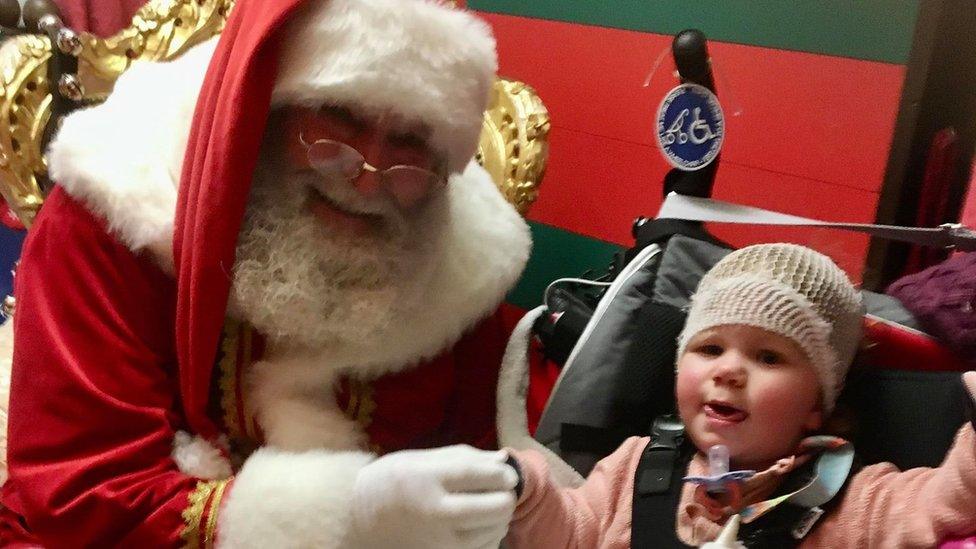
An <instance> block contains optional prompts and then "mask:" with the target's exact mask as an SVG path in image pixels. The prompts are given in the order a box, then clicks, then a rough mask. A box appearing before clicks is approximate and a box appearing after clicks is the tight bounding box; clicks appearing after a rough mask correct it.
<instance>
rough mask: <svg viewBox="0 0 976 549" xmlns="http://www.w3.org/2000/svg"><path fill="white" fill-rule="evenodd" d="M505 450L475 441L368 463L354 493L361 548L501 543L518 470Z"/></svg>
mask: <svg viewBox="0 0 976 549" xmlns="http://www.w3.org/2000/svg"><path fill="white" fill-rule="evenodd" d="M507 457H508V455H507V454H506V453H505V452H486V451H482V450H476V449H474V448H471V447H470V446H450V447H447V448H438V449H435V450H407V451H401V452H394V453H392V454H388V455H386V456H383V457H381V458H380V459H378V460H376V461H374V462H373V463H371V464H369V465H367V466H366V467H364V468H363V469H362V470H361V471H360V472H359V474H358V476H357V477H356V484H355V488H354V490H353V502H352V515H353V516H352V519H353V520H352V523H353V530H354V536H355V538H356V539H355V540H353V541H354V542H355V543H353V544H351V545H353V546H356V547H359V546H362V547H397V548H401V549H406V548H421V547H422V548H425V549H426V548H430V549H441V548H443V549H454V548H460V549H483V548H486V547H498V544H499V543H500V542H501V540H502V538H503V537H505V534H506V533H507V532H508V523H509V522H510V521H511V518H512V513H513V512H514V510H515V493H514V491H513V490H514V488H515V485H516V483H517V482H518V475H517V474H516V473H515V471H514V470H513V469H512V468H511V467H510V466H509V465H507V464H506V463H505V460H506V458H507Z"/></svg>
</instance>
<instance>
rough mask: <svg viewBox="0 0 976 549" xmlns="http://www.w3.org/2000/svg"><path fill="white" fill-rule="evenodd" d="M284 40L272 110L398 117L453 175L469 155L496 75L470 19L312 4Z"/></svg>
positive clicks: (485, 35)
mask: <svg viewBox="0 0 976 549" xmlns="http://www.w3.org/2000/svg"><path fill="white" fill-rule="evenodd" d="M285 36H286V37H287V39H286V42H285V44H284V46H283V51H282V54H281V55H282V57H281V66H280V67H279V72H278V78H277V81H276V83H275V88H274V92H273V95H272V102H273V103H274V104H283V103H291V104H306V105H310V106H315V107H318V106H320V105H322V104H323V103H331V104H337V105H352V106H356V107H358V108H361V109H365V110H367V111H371V112H377V113H382V112H388V111H391V112H395V113H397V114H398V115H400V116H403V117H405V118H407V119H409V120H417V121H422V122H423V123H424V124H426V125H428V126H429V127H430V129H431V131H432V134H431V139H430V142H431V144H432V145H433V146H434V148H435V149H436V150H438V151H440V152H442V153H443V154H444V155H445V156H446V160H447V164H448V169H449V170H450V172H452V173H457V172H460V171H461V170H463V169H464V167H465V166H466V165H467V164H468V162H469V161H470V160H471V158H472V157H473V156H474V153H475V150H476V148H477V144H478V136H479V135H480V132H481V126H482V117H483V114H484V110H485V108H486V107H487V103H488V96H489V92H490V89H491V85H492V82H493V81H494V78H495V71H496V69H497V58H496V54H495V40H494V38H493V37H492V34H491V31H490V29H489V27H488V25H487V24H486V23H484V22H483V21H481V20H480V19H478V18H477V17H475V16H474V15H472V14H470V13H468V12H465V11H462V10H457V9H453V8H449V7H446V6H444V5H441V4H439V3H436V2H433V1H429V0H315V1H312V2H309V3H308V6H307V7H306V8H304V9H303V10H302V11H300V12H299V13H297V14H296V15H295V16H294V17H293V18H292V19H291V21H290V22H289V24H288V27H287V28H286V29H285Z"/></svg>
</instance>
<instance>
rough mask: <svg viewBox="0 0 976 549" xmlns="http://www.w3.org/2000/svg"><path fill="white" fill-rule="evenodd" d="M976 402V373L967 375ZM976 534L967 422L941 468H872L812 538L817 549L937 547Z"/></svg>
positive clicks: (972, 442) (975, 429) (971, 435)
mask: <svg viewBox="0 0 976 549" xmlns="http://www.w3.org/2000/svg"><path fill="white" fill-rule="evenodd" d="M963 379H964V381H965V383H966V386H967V388H968V390H969V393H970V397H971V398H972V399H974V400H976V372H968V373H967V374H966V375H965V376H964V377H963ZM973 532H976V425H974V424H973V423H970V422H967V423H966V424H965V425H963V426H962V428H961V429H960V430H959V433H958V434H957V435H956V440H955V443H954V444H953V447H952V449H951V450H950V451H949V454H948V455H947V456H946V459H945V461H943V462H942V465H940V466H939V467H937V468H934V469H933V468H925V467H920V468H917V469H911V470H908V471H904V472H901V471H898V470H897V469H896V468H895V466H894V465H892V464H890V463H882V464H879V465H873V466H871V467H867V468H865V469H864V470H862V471H861V472H860V473H858V474H857V475H856V476H855V477H854V478H853V479H852V481H851V484H850V486H849V487H848V490H847V492H846V493H845V495H844V499H843V500H842V501H841V503H840V506H839V507H838V508H837V509H835V510H834V512H833V513H831V514H830V516H829V517H827V518H825V519H824V521H823V524H821V525H819V526H818V527H817V528H816V529H815V530H814V531H813V533H812V534H811V536H810V537H809V538H807V542H808V544H809V545H808V544H807V543H805V544H804V545H805V546H814V547H842V546H843V547H935V546H936V545H937V544H938V543H939V542H940V541H942V539H944V538H946V537H949V536H958V535H969V534H972V533H973Z"/></svg>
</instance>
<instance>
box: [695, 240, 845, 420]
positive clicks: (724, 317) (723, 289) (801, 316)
mask: <svg viewBox="0 0 976 549" xmlns="http://www.w3.org/2000/svg"><path fill="white" fill-rule="evenodd" d="M863 314H864V307H863V304H862V301H861V295H860V293H859V292H858V291H857V289H856V288H855V287H854V285H853V284H851V282H850V280H848V278H847V275H845V274H844V272H843V271H842V270H841V269H840V268H839V267H837V265H836V264H834V262H833V261H831V260H830V258H828V257H827V256H825V255H822V254H820V253H817V252H815V251H813V250H811V249H809V248H806V247H803V246H797V245H795V244H760V245H756V246H749V247H747V248H743V249H741V250H737V251H735V252H733V253H731V254H729V255H727V256H726V257H725V258H723V259H722V260H721V261H719V262H718V263H717V264H716V265H715V266H714V267H712V269H711V270H709V272H708V273H707V274H706V275H705V277H704V278H702V281H701V283H700V284H699V286H698V290H697V292H696V293H695V295H694V296H693V297H692V301H691V309H690V310H689V312H688V320H687V322H686V323H685V327H684V330H682V332H681V335H680V336H679V339H678V356H679V357H680V356H681V355H682V354H683V353H684V351H685V347H686V346H687V344H688V341H689V340H691V338H693V337H694V336H695V335H696V334H698V333H699V332H701V331H702V330H706V329H709V328H714V327H716V326H724V325H731V324H741V325H745V326H752V327H756V328H761V329H764V330H768V331H770V332H773V333H775V334H779V335H781V336H783V337H786V338H789V339H791V340H793V341H795V342H796V343H797V344H798V345H799V346H800V348H801V349H803V352H804V353H805V354H806V355H807V358H808V359H809V360H810V362H811V364H812V365H813V367H814V368H815V370H816V371H817V376H818V378H819V380H820V386H821V392H822V402H823V406H824V412H825V413H827V414H830V412H831V411H832V410H833V407H834V404H835V403H836V401H837V396H838V394H839V393H840V390H841V388H842V387H843V385H844V378H845V377H846V376H847V370H848V368H849V367H850V365H851V361H852V360H853V359H854V354H855V353H856V352H857V348H858V344H859V343H860V339H861V318H862V316H863Z"/></svg>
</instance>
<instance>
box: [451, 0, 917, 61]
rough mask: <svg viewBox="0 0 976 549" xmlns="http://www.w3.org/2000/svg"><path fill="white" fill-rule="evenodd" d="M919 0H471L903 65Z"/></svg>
mask: <svg viewBox="0 0 976 549" xmlns="http://www.w3.org/2000/svg"><path fill="white" fill-rule="evenodd" d="M918 4H919V0H847V1H840V0H804V1H797V0H793V1H784V0H749V1H746V0H468V7H469V8H471V9H475V10H480V11H485V12H492V13H503V14H509V15H518V16H523V17H533V18H539V19H550V20H554V21H566V22H571V23H580V24H584V25H596V26H601V27H613V28H619V29H628V30H636V31H644V32H653V33H658V34H675V33H677V32H680V31H681V30H683V29H686V28H689V27H695V28H699V29H701V30H702V31H704V32H705V34H706V35H707V36H708V37H709V38H710V39H713V40H720V41H723V42H737V43H741V44H751V45H755V46H763V47H768V48H777V49H787V50H797V51H806V52H813V53H821V54H826V55H834V56H842V57H853V58H856V59H867V60H872V61H885V62H889V63H896V64H905V63H906V62H907V60H908V53H909V50H910V49H911V45H912V34H913V32H914V28H915V19H916V16H917V12H918Z"/></svg>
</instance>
